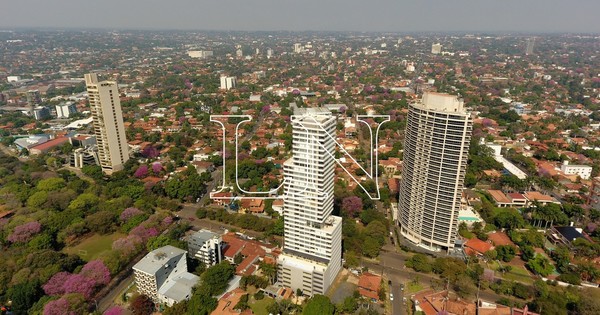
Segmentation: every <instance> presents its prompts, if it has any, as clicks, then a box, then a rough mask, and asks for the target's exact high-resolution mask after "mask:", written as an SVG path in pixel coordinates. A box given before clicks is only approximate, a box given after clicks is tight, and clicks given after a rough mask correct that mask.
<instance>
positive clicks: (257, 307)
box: [249, 296, 275, 315]
mask: <svg viewBox="0 0 600 315" xmlns="http://www.w3.org/2000/svg"><path fill="white" fill-rule="evenodd" d="M274 301H275V300H274V299H272V298H270V297H266V296H265V298H264V299H262V300H258V301H257V300H255V299H254V298H252V299H251V300H250V303H249V304H250V308H251V309H252V312H253V313H254V314H256V315H269V312H267V306H269V305H271V304H272V303H273V302H274Z"/></svg>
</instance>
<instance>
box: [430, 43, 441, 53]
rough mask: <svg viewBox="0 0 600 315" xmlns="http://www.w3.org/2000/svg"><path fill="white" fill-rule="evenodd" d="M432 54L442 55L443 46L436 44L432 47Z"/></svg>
mask: <svg viewBox="0 0 600 315" xmlns="http://www.w3.org/2000/svg"><path fill="white" fill-rule="evenodd" d="M431 53H432V54H436V55H437V54H440V53H442V44H440V43H436V44H432V45H431Z"/></svg>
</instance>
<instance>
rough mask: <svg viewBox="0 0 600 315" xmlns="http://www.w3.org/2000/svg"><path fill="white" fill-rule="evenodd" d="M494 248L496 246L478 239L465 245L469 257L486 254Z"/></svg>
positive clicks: (473, 239)
mask: <svg viewBox="0 0 600 315" xmlns="http://www.w3.org/2000/svg"><path fill="white" fill-rule="evenodd" d="M493 248H494V246H493V245H492V244H490V243H486V242H484V241H482V240H480V239H478V238H472V239H470V240H468V241H467V242H466V243H465V252H466V253H467V254H468V255H477V254H484V253H485V252H487V251H489V250H491V249H493Z"/></svg>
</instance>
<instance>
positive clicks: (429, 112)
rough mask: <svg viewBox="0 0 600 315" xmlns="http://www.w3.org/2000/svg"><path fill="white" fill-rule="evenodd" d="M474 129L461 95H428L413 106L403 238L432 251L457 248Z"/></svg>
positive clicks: (404, 187) (401, 206) (405, 168)
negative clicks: (466, 172) (456, 240)
mask: <svg viewBox="0 0 600 315" xmlns="http://www.w3.org/2000/svg"><path fill="white" fill-rule="evenodd" d="M471 129H472V119H471V118H470V114H469V113H468V112H467V111H466V110H465V109H464V107H463V101H462V100H461V99H458V98H457V97H456V96H453V95H449V94H441V93H425V94H424V95H423V98H422V100H421V101H420V102H417V103H414V104H411V105H410V106H409V111H408V118H407V124H406V136H405V140H404V141H405V144H404V160H403V165H402V179H401V181H400V196H399V198H398V200H399V202H398V211H399V216H398V218H399V223H400V231H401V234H402V235H403V236H404V237H405V238H406V239H408V240H410V241H411V242H413V243H415V244H417V245H419V246H422V247H424V248H426V249H428V250H431V251H439V250H442V249H450V248H453V247H454V241H455V239H456V233H457V230H458V212H459V208H460V202H461V194H462V190H463V183H464V177H465V171H466V168H467V160H468V151H469V141H470V138H471Z"/></svg>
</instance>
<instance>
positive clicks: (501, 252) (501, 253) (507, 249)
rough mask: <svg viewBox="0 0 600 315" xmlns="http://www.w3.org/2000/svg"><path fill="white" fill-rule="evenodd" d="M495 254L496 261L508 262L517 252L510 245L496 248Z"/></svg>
mask: <svg viewBox="0 0 600 315" xmlns="http://www.w3.org/2000/svg"><path fill="white" fill-rule="evenodd" d="M496 253H497V254H498V259H501V260H502V261H504V262H509V261H511V260H512V259H513V258H514V257H515V254H516V253H517V250H516V249H515V247H514V246H512V245H500V246H496Z"/></svg>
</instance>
